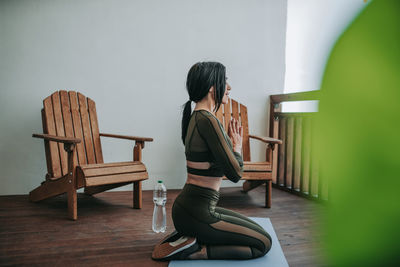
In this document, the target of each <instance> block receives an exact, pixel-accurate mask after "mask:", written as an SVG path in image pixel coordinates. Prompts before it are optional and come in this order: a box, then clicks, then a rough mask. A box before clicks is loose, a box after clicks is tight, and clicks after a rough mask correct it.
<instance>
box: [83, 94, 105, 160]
mask: <svg viewBox="0 0 400 267" xmlns="http://www.w3.org/2000/svg"><path fill="white" fill-rule="evenodd" d="M87 103H88V108H89V118H90V126H91V128H92V135H93V145H94V155H95V157H96V163H103V162H104V161H103V151H102V149H101V142H100V133H99V124H98V120H97V112H96V104H95V102H94V101H93V100H92V99H90V98H89V97H88V98H87Z"/></svg>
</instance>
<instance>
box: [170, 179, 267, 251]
mask: <svg viewBox="0 0 400 267" xmlns="http://www.w3.org/2000/svg"><path fill="white" fill-rule="evenodd" d="M218 200H219V192H217V191H215V190H212V189H209V188H204V187H201V186H197V185H192V184H186V185H185V186H184V188H183V190H182V192H181V193H180V194H179V196H178V197H177V198H176V200H175V202H174V204H173V207H172V219H173V222H174V226H175V229H176V230H177V231H178V232H179V233H181V234H183V235H186V236H194V237H196V238H197V241H198V243H199V244H201V245H205V246H206V247H207V256H208V257H207V258H208V259H252V258H258V257H261V256H264V255H265V254H266V253H267V252H268V251H269V250H270V248H271V244H272V243H271V237H270V235H269V234H268V233H267V232H266V231H265V230H264V229H263V228H262V227H261V226H260V225H258V224H257V223H256V222H254V221H252V220H251V219H249V218H247V217H246V216H244V215H241V214H239V213H237V212H234V211H230V210H227V209H223V208H220V207H217V206H216V204H217V202H218Z"/></svg>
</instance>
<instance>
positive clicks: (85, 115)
mask: <svg viewBox="0 0 400 267" xmlns="http://www.w3.org/2000/svg"><path fill="white" fill-rule="evenodd" d="M42 122H43V132H44V133H46V134H51V135H56V136H67V137H75V138H79V139H81V143H78V144H77V147H76V150H75V153H76V157H75V158H76V162H74V166H76V165H86V164H93V163H103V154H102V150H101V143H100V135H99V127H98V121H97V114H96V104H95V102H94V101H93V100H91V99H90V98H88V97H85V96H84V95H82V94H81V93H77V92H74V91H69V92H67V91H58V92H55V93H53V94H52V95H51V96H49V97H47V98H46V99H44V100H43V109H42ZM45 151H46V160H47V171H48V176H49V178H51V177H55V178H58V177H61V176H63V175H66V174H67V172H68V162H67V153H66V152H65V150H64V148H63V144H61V143H58V144H57V143H56V142H51V141H50V142H45Z"/></svg>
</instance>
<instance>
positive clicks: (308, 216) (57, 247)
mask: <svg viewBox="0 0 400 267" xmlns="http://www.w3.org/2000/svg"><path fill="white" fill-rule="evenodd" d="M264 190H265V186H262V187H259V188H257V189H254V190H253V191H251V192H249V193H247V194H245V193H241V192H240V189H239V188H223V189H221V200H220V202H219V206H222V207H225V208H228V209H232V210H234V211H237V212H240V213H242V214H245V215H247V216H254V217H269V218H270V219H271V221H272V224H273V226H274V229H275V231H276V233H277V235H278V238H279V240H280V243H281V246H282V248H283V251H284V254H285V256H286V259H287V260H288V262H289V265H290V266H322V264H321V262H320V261H319V260H318V256H319V255H320V254H321V249H320V248H319V244H320V241H319V237H318V235H316V233H318V231H317V228H318V213H319V212H320V211H321V210H323V209H324V207H323V206H321V204H318V203H315V202H312V201H310V200H306V199H303V198H300V197H298V196H295V195H291V194H289V193H287V192H283V191H280V190H278V189H273V198H272V208H271V209H266V208H264V207H263V206H262V204H263V201H264V192H265V191H264ZM178 193H179V190H169V191H168V200H167V231H166V233H164V234H156V233H153V232H152V230H151V222H152V213H153V202H152V191H144V192H143V208H142V209H141V210H134V209H132V208H131V206H132V193H131V192H105V193H101V194H98V195H96V196H94V197H90V196H86V195H84V194H79V195H78V220H77V221H75V222H74V221H70V220H68V219H66V216H67V210H66V205H67V201H66V196H65V195H62V196H59V197H55V198H52V199H50V200H45V201H42V202H40V203H30V202H29V201H28V197H27V196H1V197H0V265H1V266H4V265H18V266H20V265H30V266H31V265H36V266H68V265H70V266H76V265H80V266H93V265H96V266H167V265H168V263H166V262H155V261H152V260H151V258H150V255H151V252H152V249H153V246H154V244H156V242H157V241H158V240H160V239H161V238H162V237H163V236H164V235H165V234H167V233H170V232H172V230H173V224H172V220H171V207H172V203H173V201H174V199H175V198H176V196H177V195H178Z"/></svg>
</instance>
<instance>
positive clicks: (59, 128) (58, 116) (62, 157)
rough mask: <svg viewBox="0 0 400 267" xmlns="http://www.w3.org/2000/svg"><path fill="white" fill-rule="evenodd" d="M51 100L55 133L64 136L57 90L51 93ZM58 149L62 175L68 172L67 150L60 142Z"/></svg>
mask: <svg viewBox="0 0 400 267" xmlns="http://www.w3.org/2000/svg"><path fill="white" fill-rule="evenodd" d="M51 100H52V103H53V112H54V122H55V126H56V135H57V136H65V132H64V119H63V115H62V111H61V100H60V94H59V92H55V93H53V94H52V95H51ZM58 151H59V153H60V163H61V173H62V175H66V174H67V172H68V161H67V152H66V151H65V150H64V145H63V144H62V143H58Z"/></svg>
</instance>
